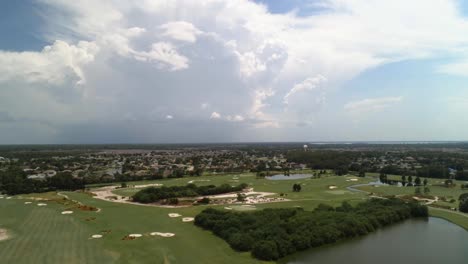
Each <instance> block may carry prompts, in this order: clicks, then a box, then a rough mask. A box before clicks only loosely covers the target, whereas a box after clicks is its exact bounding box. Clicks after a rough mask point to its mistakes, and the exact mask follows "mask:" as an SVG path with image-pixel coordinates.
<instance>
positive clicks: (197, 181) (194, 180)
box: [188, 180, 211, 183]
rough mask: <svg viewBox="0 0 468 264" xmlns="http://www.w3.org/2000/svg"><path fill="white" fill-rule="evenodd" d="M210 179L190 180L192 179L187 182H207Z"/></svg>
mask: <svg viewBox="0 0 468 264" xmlns="http://www.w3.org/2000/svg"><path fill="white" fill-rule="evenodd" d="M209 181H211V180H192V181H189V182H188V183H194V182H209Z"/></svg>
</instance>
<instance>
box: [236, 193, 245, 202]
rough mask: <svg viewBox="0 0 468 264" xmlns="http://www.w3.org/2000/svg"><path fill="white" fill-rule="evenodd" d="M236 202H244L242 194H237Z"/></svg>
mask: <svg viewBox="0 0 468 264" xmlns="http://www.w3.org/2000/svg"><path fill="white" fill-rule="evenodd" d="M237 201H239V202H243V201H245V194H243V193H238V194H237Z"/></svg>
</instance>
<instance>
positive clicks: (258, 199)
mask: <svg viewBox="0 0 468 264" xmlns="http://www.w3.org/2000/svg"><path fill="white" fill-rule="evenodd" d="M142 186H143V187H149V186H157V184H148V185H140V186H139V187H142ZM117 188H118V187H117V186H106V187H102V188H98V189H94V190H92V191H91V193H93V194H94V196H93V197H94V198H96V199H100V200H104V201H109V202H114V203H126V204H135V205H141V206H155V207H164V208H180V207H186V206H172V205H160V204H142V203H136V202H132V201H131V200H130V198H129V197H124V196H120V195H117V194H115V193H113V192H112V191H113V190H115V189H117ZM243 194H244V195H246V196H247V197H246V200H245V202H244V203H247V204H260V203H272V202H283V201H288V200H287V199H284V198H267V197H266V196H272V195H275V194H276V193H271V192H254V191H253V189H248V190H246V192H243ZM206 197H208V198H210V199H229V200H227V201H226V203H228V204H231V203H240V202H238V201H237V200H236V199H235V198H236V197H237V193H227V194H220V195H211V196H206ZM201 198H203V197H198V199H201Z"/></svg>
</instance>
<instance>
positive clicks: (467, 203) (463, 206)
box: [458, 199, 468, 213]
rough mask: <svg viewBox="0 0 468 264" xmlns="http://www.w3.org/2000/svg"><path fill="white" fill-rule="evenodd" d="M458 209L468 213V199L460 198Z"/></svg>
mask: <svg viewBox="0 0 468 264" xmlns="http://www.w3.org/2000/svg"><path fill="white" fill-rule="evenodd" d="M458 210H460V212H463V213H468V199H464V200H460V205H459V206H458Z"/></svg>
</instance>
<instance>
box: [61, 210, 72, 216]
mask: <svg viewBox="0 0 468 264" xmlns="http://www.w3.org/2000/svg"><path fill="white" fill-rule="evenodd" d="M62 214H63V215H66V214H73V211H63V212H62Z"/></svg>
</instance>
